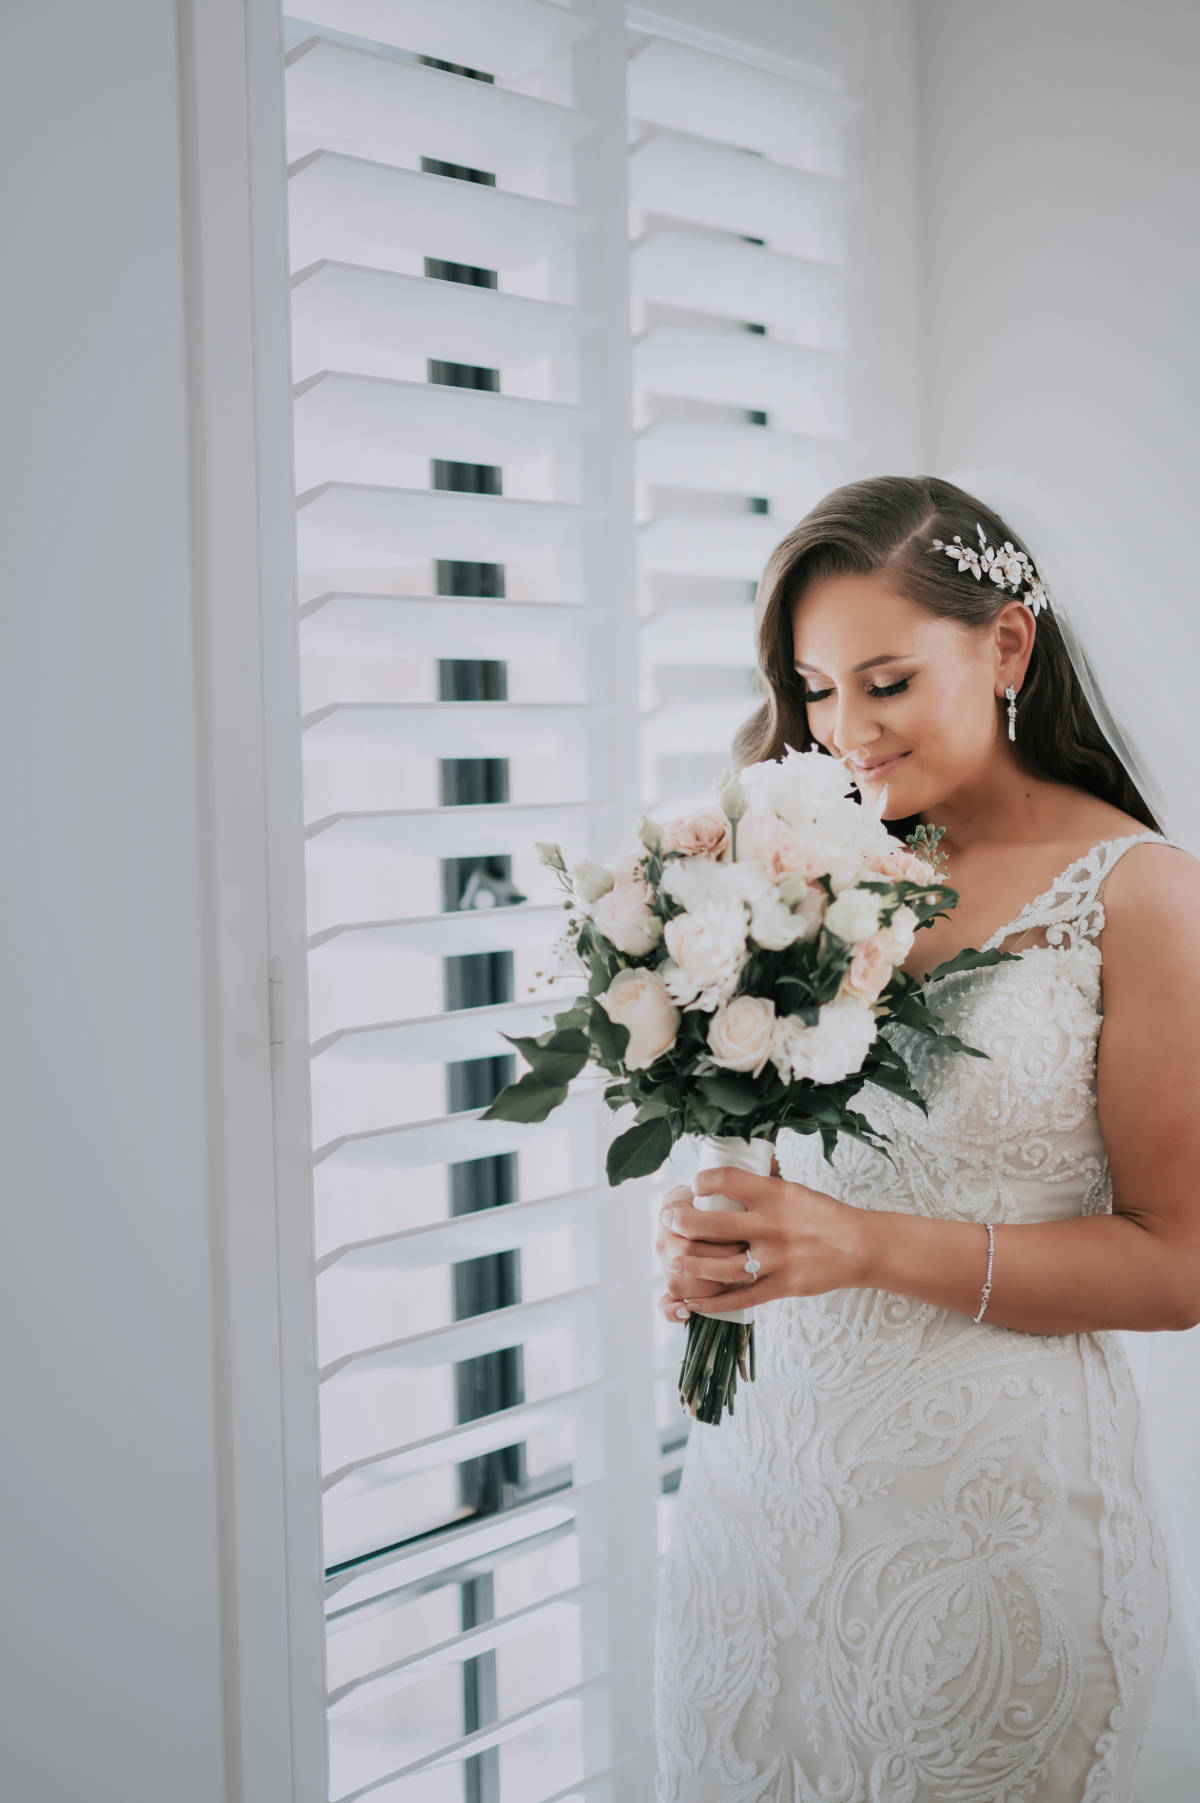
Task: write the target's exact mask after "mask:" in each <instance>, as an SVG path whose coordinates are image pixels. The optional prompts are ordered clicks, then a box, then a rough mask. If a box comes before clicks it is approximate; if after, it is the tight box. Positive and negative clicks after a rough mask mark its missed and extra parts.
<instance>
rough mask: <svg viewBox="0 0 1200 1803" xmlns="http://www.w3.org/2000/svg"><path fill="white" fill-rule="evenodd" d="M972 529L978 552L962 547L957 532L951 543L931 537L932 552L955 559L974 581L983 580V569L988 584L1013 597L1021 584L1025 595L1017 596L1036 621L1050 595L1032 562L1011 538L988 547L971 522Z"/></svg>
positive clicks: (979, 531) (982, 532)
mask: <svg viewBox="0 0 1200 1803" xmlns="http://www.w3.org/2000/svg"><path fill="white" fill-rule="evenodd" d="M975 530H976V532H978V534H979V544H980V549H979V550H978V551H977V550H976V549H975V547H974V545H964V544H963V542H962V539H961V538H960V537H959V535H958V533H957V532H956V533H955V534H954V542H953V544H949V545H947V544H945V543H944V542H943V540H942V539H940V538H935V539H934V540H933V541H932V543H933V546H934V549H935V550H938V551H944V552H945V553H946V556H947V557H956V558H957V559H958V567H959V569H960V570H970V572H971V574H972V576H974V578H975V580H976V582H979V581H980V580H981V579H982V577H983V572H984V571H985V570H986V571H987V573H988V575H989V576H990V577H991V579H992V581H993V582H995V583H996V584H998V586H999V587H1000V588H1004V587H1005V586H1006V585H1009V586H1011V588H1012V591H1013V594H1014V595H1015V594H1016V593H1017V592H1018V591H1019V590H1020V588H1021V586H1022V584H1025V585H1026V592H1025V593H1024V594H1023V595H1022V596H1021V599H1022V600H1023V601H1024V603H1025V605H1026V607H1028V609H1029V610H1030V612H1031V613H1032V614H1033V616H1034V618H1035V619H1036V618H1037V616H1038V614H1039V613H1040V612H1041V610H1042V608H1043V607H1048V606H1049V604H1050V596H1049V593H1048V592H1047V589H1046V585H1045V583H1044V582H1043V581H1042V579H1041V577H1040V576H1039V575H1038V573H1037V571H1036V570H1035V569H1034V567H1033V564H1032V562H1031V561H1030V559H1029V558H1028V557H1027V556H1026V555H1025V552H1024V551H1017V550H1015V549H1014V548H1013V543H1012V540H1011V539H1007V538H1006V539H1005V541H1004V545H1003V548H1002V549H1001V548H999V547H998V546H996V545H989V544H988V542H987V537H986V535H985V533H984V530H983V527H982V526H981V525H980V524H979V521H978V520H976V522H975Z"/></svg>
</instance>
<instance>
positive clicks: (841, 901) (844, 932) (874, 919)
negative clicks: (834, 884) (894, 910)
mask: <svg viewBox="0 0 1200 1803" xmlns="http://www.w3.org/2000/svg"><path fill="white" fill-rule="evenodd" d="M879 902H880V897H879V896H878V895H875V894H873V893H872V892H871V890H870V889H843V890H842V892H841V894H840V895H838V896H836V897H835V898H834V900H833V901H831V902H830V904H829V906H828V908H827V909H826V910H825V925H826V926H827V927H828V929H829V931H830V932H831V933H836V934H837V936H838V938H839V939H844V940H845V942H846V944H847V945H857V944H858V943H859V941H860V940H861V939H869V938H870V937H871V934H872V933H874V932H876V931H877V929H878V927H879Z"/></svg>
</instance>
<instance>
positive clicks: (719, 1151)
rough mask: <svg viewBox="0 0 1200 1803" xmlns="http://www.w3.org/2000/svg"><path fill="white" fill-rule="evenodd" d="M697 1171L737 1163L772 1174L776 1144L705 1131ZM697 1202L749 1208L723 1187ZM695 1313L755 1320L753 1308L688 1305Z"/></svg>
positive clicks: (699, 1137) (757, 1172)
mask: <svg viewBox="0 0 1200 1803" xmlns="http://www.w3.org/2000/svg"><path fill="white" fill-rule="evenodd" d="M695 1141H696V1170H697V1171H711V1170H714V1169H716V1167H717V1166H718V1165H734V1166H735V1167H736V1168H737V1169H738V1170H739V1171H753V1172H754V1174H755V1176H757V1177H769V1176H770V1175H771V1160H772V1158H773V1157H774V1154H775V1146H774V1144H773V1142H772V1141H771V1140H769V1139H740V1138H739V1137H738V1136H737V1135H736V1134H719V1133H711V1134H709V1133H705V1134H696V1135H695ZM693 1201H694V1203H695V1206H696V1207H697V1208H705V1209H709V1208H737V1209H742V1210H744V1209H745V1206H746V1204H745V1203H744V1202H737V1201H735V1200H734V1198H733V1197H732V1196H725V1195H722V1194H721V1192H720V1190H712V1191H710V1192H709V1193H708V1194H707V1195H696V1196H694V1197H693ZM688 1306H689V1307H690V1308H691V1311H692V1313H693V1314H696V1315H708V1316H709V1318H710V1319H711V1320H714V1321H733V1322H740V1323H741V1324H742V1325H745V1324H746V1323H747V1322H748V1321H753V1319H754V1310H753V1309H752V1308H738V1309H732V1308H731V1309H724V1308H723V1309H707V1308H705V1307H704V1305H703V1303H701V1302H692V1303H689V1305H688Z"/></svg>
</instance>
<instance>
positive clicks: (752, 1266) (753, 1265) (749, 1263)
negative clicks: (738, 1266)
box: [742, 1258, 760, 1277]
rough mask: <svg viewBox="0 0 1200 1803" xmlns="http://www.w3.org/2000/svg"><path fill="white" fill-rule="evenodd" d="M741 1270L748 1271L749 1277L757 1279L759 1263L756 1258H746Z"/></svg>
mask: <svg viewBox="0 0 1200 1803" xmlns="http://www.w3.org/2000/svg"><path fill="white" fill-rule="evenodd" d="M742 1269H743V1271H749V1273H750V1275H751V1277H757V1276H758V1273H759V1269H760V1266H759V1262H758V1260H757V1259H756V1258H748V1259H747V1260H746V1262H745V1264H744V1265H743V1266H742Z"/></svg>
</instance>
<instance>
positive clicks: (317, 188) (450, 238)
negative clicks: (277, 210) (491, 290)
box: [291, 150, 589, 271]
mask: <svg viewBox="0 0 1200 1803" xmlns="http://www.w3.org/2000/svg"><path fill="white" fill-rule="evenodd" d="M291 192H292V228H291V248H292V268H293V269H296V270H300V269H306V268H307V267H308V265H309V264H310V263H316V262H318V261H322V260H327V259H333V260H335V261H337V262H342V263H365V264H368V265H369V266H370V267H372V268H377V269H398V270H404V269H405V268H406V265H411V263H412V262H413V261H414V260H415V259H416V258H418V257H421V256H426V257H438V258H443V259H445V260H446V261H447V262H451V263H472V264H476V265H483V266H486V267H487V268H488V269H498V270H501V271H508V270H521V269H527V268H528V267H529V265H530V264H531V263H540V262H544V261H545V259H546V258H547V257H549V256H552V255H553V254H554V253H555V252H557V251H563V250H567V249H569V248H570V246H571V244H572V242H573V241H574V239H576V238H577V237H578V236H579V235H580V233H581V232H584V231H586V230H587V229H588V225H589V221H588V219H587V218H586V217H585V216H584V215H583V214H581V213H579V212H577V211H576V210H575V208H573V207H567V206H563V205H562V204H561V203H560V202H559V201H554V200H535V199H533V198H532V197H531V196H529V195H527V194H513V193H504V192H501V191H500V190H499V189H496V188H486V187H480V186H478V185H477V184H476V183H474V182H459V181H455V180H454V178H453V177H452V176H447V175H426V174H422V173H421V172H420V171H418V170H414V169H398V168H395V167H394V166H392V165H391V164H388V163H371V162H367V161H366V159H365V158H363V157H351V156H346V155H344V154H343V153H342V152H340V151H330V150H314V151H311V152H310V153H309V155H308V156H307V157H303V158H301V160H300V161H299V163H297V164H296V165H295V167H294V169H293V171H292V190H291Z"/></svg>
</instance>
